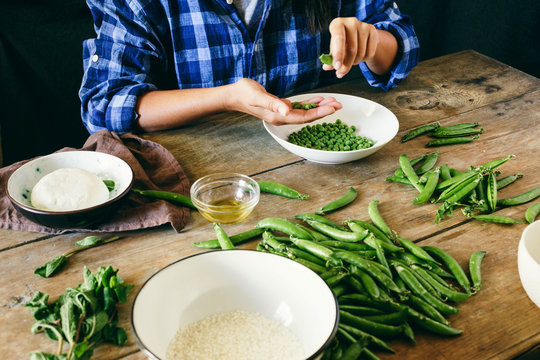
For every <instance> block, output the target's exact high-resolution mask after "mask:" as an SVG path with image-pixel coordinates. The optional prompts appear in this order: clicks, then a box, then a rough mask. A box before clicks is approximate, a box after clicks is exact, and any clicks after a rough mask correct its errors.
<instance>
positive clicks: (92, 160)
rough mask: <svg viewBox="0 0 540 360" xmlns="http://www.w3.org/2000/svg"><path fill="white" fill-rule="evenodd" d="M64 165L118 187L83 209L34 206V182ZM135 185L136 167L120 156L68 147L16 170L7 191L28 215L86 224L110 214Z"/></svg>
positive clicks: (48, 222)
mask: <svg viewBox="0 0 540 360" xmlns="http://www.w3.org/2000/svg"><path fill="white" fill-rule="evenodd" d="M62 168H78V169H84V170H86V171H89V172H90V173H92V174H94V175H96V176H97V177H99V178H100V179H102V180H112V181H114V183H115V187H114V189H113V190H112V191H110V192H109V199H108V200H107V201H105V202H104V203H101V204H98V205H95V206H92V207H89V208H85V209H79V210H71V211H48V210H41V209H37V208H35V207H34V206H32V203H31V201H30V196H31V192H32V189H33V188H34V185H36V183H37V182H38V181H39V180H40V179H41V178H42V177H43V176H45V175H47V174H49V173H51V172H53V171H55V170H58V169H62ZM132 185H133V171H132V169H131V167H130V166H129V164H128V163H126V162H125V161H124V160H122V159H120V158H119V157H117V156H114V155H110V154H106V153H101V152H97V151H79V150H76V151H64V152H58V153H54V154H50V155H46V156H42V157H39V158H36V159H33V160H31V161H29V162H27V163H26V164H24V165H22V166H21V167H20V168H18V169H17V170H15V171H14V172H13V174H11V176H10V177H9V179H8V182H7V185H6V193H7V195H8V197H9V199H10V200H11V203H12V204H13V206H14V207H15V208H16V209H17V210H18V211H19V212H21V213H22V214H23V215H24V216H26V217H27V218H28V219H30V220H32V221H34V222H36V223H39V224H41V225H45V226H49V227H53V228H76V229H79V228H86V227H88V226H90V225H94V224H96V223H98V222H100V221H102V220H104V219H106V218H107V216H109V215H110V214H111V213H112V212H113V211H114V210H115V208H116V206H117V205H118V203H119V201H120V200H121V199H122V198H123V197H124V196H125V195H127V194H128V193H129V190H130V188H131V186H132Z"/></svg>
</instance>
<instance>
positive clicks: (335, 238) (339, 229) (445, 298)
mask: <svg viewBox="0 0 540 360" xmlns="http://www.w3.org/2000/svg"><path fill="white" fill-rule="evenodd" d="M378 206H379V201H378V200H373V201H372V202H371V203H370V204H369V207H368V209H367V213H368V216H369V218H370V219H371V222H370V223H368V222H365V221H361V220H347V221H344V223H343V225H345V226H342V225H339V224H337V223H334V222H332V221H330V220H328V219H326V218H325V216H324V215H318V214H311V213H305V214H299V215H297V216H295V219H296V220H300V221H302V222H303V224H300V223H296V222H294V220H289V219H283V218H265V219H262V220H260V221H259V222H258V223H257V225H256V229H259V230H261V229H262V230H263V231H264V232H263V233H262V240H260V241H259V242H258V244H257V247H256V249H257V250H258V251H264V252H269V253H273V254H277V255H280V256H284V257H287V258H289V259H292V260H294V261H297V262H299V263H301V264H303V265H304V266H306V267H308V268H310V269H311V270H313V271H315V272H316V273H318V274H319V275H320V276H321V278H322V279H323V280H325V282H326V283H327V284H328V286H329V287H330V288H331V289H332V291H333V292H334V294H335V296H336V297H337V299H338V302H339V304H340V323H339V327H338V334H337V336H336V338H335V339H334V340H333V342H332V344H331V345H330V346H329V347H328V349H327V350H326V352H325V353H324V354H323V357H322V359H334V358H335V356H336V354H337V355H339V354H341V355H340V356H341V358H340V359H343V358H344V357H345V358H348V357H350V358H351V359H356V358H357V357H358V356H359V355H360V354H363V355H364V356H368V357H369V358H373V359H376V358H377V356H376V354H375V353H376V352H378V351H384V352H391V353H392V352H394V350H393V349H392V348H391V347H390V346H389V345H388V344H387V342H386V341H387V340H388V339H394V338H400V337H401V338H404V339H408V340H409V341H411V342H413V343H414V342H415V337H414V331H415V329H419V328H421V329H423V330H427V331H430V332H432V333H434V334H437V335H442V336H455V335H459V334H461V330H459V329H456V328H454V327H452V326H451V325H450V322H449V320H448V317H449V316H451V315H453V314H456V313H458V312H459V308H458V307H457V304H458V303H459V302H461V301H464V300H466V299H468V298H469V297H470V296H471V295H473V294H475V293H476V292H477V291H479V290H480V288H481V275H480V265H481V260H482V258H483V257H484V255H485V252H484V251H478V252H475V253H473V254H472V255H471V258H470V266H469V274H467V273H466V272H465V270H464V269H463V268H461V266H460V265H459V263H458V262H457V261H456V260H455V259H454V258H453V257H452V256H451V255H450V254H449V253H447V252H446V251H443V250H442V249H439V248H436V247H433V246H423V247H422V246H419V245H417V244H416V243H414V242H413V241H410V240H407V239H403V238H400V237H397V235H396V232H394V231H392V230H391V229H390V228H389V226H388V225H387V224H386V222H385V220H384V219H383V217H382V215H381V213H380V212H379V208H378ZM298 225H302V226H301V227H299V226H298ZM249 234H250V235H251V234H255V233H251V232H250V233H249ZM283 234H285V235H287V236H283ZM238 235H240V237H241V238H244V237H243V236H242V234H237V235H234V236H238ZM255 237H258V236H257V235H255ZM231 238H233V237H231ZM325 238H326V240H325ZM211 242H212V243H213V244H214V243H215V242H216V241H215V240H211ZM202 243H204V242H202ZM200 245H201V243H198V246H200ZM458 288H459V290H458Z"/></svg>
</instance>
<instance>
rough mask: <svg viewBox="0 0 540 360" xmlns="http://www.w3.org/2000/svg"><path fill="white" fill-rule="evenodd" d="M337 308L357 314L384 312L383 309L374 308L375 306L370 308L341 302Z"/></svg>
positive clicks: (378, 313)
mask: <svg viewBox="0 0 540 360" xmlns="http://www.w3.org/2000/svg"><path fill="white" fill-rule="evenodd" d="M339 308H340V309H341V310H345V311H347V312H349V313H351V314H353V315H359V316H362V315H382V314H385V312H384V311H382V310H379V309H376V308H372V307H369V306H358V305H347V304H342V305H339Z"/></svg>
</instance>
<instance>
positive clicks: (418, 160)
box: [394, 154, 428, 177]
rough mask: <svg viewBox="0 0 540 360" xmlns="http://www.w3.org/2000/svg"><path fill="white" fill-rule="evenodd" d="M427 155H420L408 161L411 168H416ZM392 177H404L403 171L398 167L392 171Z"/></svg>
mask: <svg viewBox="0 0 540 360" xmlns="http://www.w3.org/2000/svg"><path fill="white" fill-rule="evenodd" d="M427 156H428V154H422V155H420V156H419V157H417V158H414V159H410V160H409V162H410V163H411V166H416V165H417V164H419V163H421V162H422V161H424V159H425V158H427ZM394 175H395V176H397V177H404V176H405V174H404V173H403V169H402V168H401V166H400V167H398V168H397V169H396V170H395V171H394Z"/></svg>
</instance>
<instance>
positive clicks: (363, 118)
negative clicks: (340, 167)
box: [263, 93, 399, 164]
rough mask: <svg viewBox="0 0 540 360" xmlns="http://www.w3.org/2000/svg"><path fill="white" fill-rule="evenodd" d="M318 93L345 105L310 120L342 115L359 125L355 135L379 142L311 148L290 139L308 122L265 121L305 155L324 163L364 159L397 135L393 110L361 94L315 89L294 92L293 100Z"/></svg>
mask: <svg viewBox="0 0 540 360" xmlns="http://www.w3.org/2000/svg"><path fill="white" fill-rule="evenodd" d="M315 96H323V97H329V96H332V97H334V98H336V100H338V101H339V102H341V104H342V105H343V108H342V109H340V110H338V111H336V112H335V113H333V114H332V115H329V116H327V117H324V118H322V119H319V120H315V121H313V122H311V123H309V124H310V125H316V124H322V123H323V122H327V123H331V122H335V121H336V120H337V119H341V121H342V122H343V123H344V124H347V125H349V126H352V125H354V126H355V127H356V132H355V135H361V136H364V137H367V138H369V139H371V140H373V141H374V143H375V144H374V145H373V146H372V147H370V148H368V149H361V150H351V151H325V150H316V149H309V148H306V147H303V146H299V145H295V144H291V143H290V142H289V141H287V138H288V137H289V135H290V134H291V133H293V132H295V131H298V130H300V129H301V128H302V127H304V126H306V125H307V124H299V125H280V126H276V125H272V124H269V123H267V122H266V121H263V124H264V127H265V129H266V131H268V133H269V134H270V135H271V136H272V137H273V138H274V139H275V140H276V141H277V142H278V143H279V144H280V145H281V146H283V147H284V148H285V149H287V150H289V151H290V152H292V153H293V154H295V155H298V156H300V157H303V158H304V159H307V160H310V161H313V162H318V163H323V164H341V163H346V162H350V161H355V160H358V159H362V158H364V157H366V156H369V155H371V154H373V153H375V152H376V151H378V150H380V149H381V148H382V147H384V146H385V145H386V144H387V143H388V142H390V140H392V139H393V138H394V137H395V136H396V134H397V132H398V130H399V121H398V119H397V118H396V116H395V115H394V114H393V113H392V112H391V111H390V110H388V109H387V108H385V107H384V106H382V105H380V104H377V103H376V102H373V101H371V100H368V99H364V98H361V97H357V96H352V95H345V94H334V93H314V94H304V95H297V96H293V97H291V98H289V100H291V101H293V102H294V101H299V102H301V101H303V100H308V99H310V98H313V97H315Z"/></svg>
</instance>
